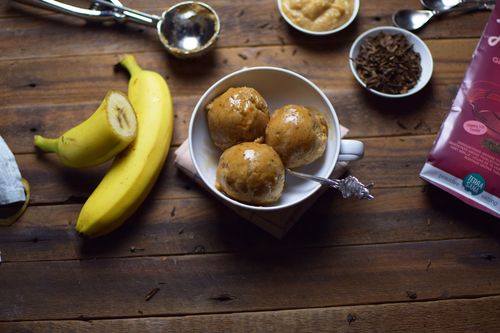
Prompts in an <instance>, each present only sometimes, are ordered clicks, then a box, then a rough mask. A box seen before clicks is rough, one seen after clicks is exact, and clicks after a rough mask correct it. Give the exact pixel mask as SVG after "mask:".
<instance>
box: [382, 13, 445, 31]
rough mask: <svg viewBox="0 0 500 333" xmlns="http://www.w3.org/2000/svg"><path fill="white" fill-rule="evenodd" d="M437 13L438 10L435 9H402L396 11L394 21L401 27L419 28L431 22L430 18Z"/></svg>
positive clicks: (408, 28)
mask: <svg viewBox="0 0 500 333" xmlns="http://www.w3.org/2000/svg"><path fill="white" fill-rule="evenodd" d="M436 14H437V12H436V11H433V10H424V9H422V10H413V9H402V10H398V11H397V12H396V13H394V15H393V17H392V21H393V22H394V24H395V25H396V26H398V27H400V28H403V29H406V30H417V29H419V28H421V27H423V26H424V25H425V24H426V23H427V22H429V20H430V19H431V18H432V17H433V16H434V15H436Z"/></svg>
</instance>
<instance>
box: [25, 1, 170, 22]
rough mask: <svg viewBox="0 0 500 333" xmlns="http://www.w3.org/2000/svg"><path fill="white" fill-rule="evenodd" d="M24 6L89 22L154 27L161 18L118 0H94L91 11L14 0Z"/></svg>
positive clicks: (74, 7) (60, 3) (51, 2)
mask: <svg viewBox="0 0 500 333" xmlns="http://www.w3.org/2000/svg"><path fill="white" fill-rule="evenodd" d="M16 1H19V2H22V3H25V4H30V5H36V6H39V7H43V8H46V9H51V10H53V11H56V12H60V13H64V14H69V15H73V16H77V17H81V18H84V19H91V20H100V21H103V20H110V19H113V20H116V21H119V22H122V21H126V20H130V21H133V22H136V23H139V24H143V25H147V26H152V27H155V28H156V26H157V24H158V22H159V21H161V17H159V16H156V15H150V14H147V13H143V12H141V11H138V10H135V9H131V8H127V7H124V6H122V5H121V2H120V1H119V0H110V1H106V0H94V1H93V3H92V5H91V9H86V8H80V7H76V6H73V5H68V4H66V3H63V2H60V1H57V0H16Z"/></svg>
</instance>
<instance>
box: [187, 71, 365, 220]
mask: <svg viewBox="0 0 500 333" xmlns="http://www.w3.org/2000/svg"><path fill="white" fill-rule="evenodd" d="M243 86H246V87H252V88H254V89H256V90H257V91H258V92H259V93H260V94H261V95H262V96H263V97H264V99H265V100H266V102H267V104H268V106H269V110H270V112H271V113H272V112H273V111H274V110H276V109H278V108H280V107H282V106H284V105H286V104H299V105H304V106H307V107H312V108H314V109H316V110H318V111H319V112H321V113H322V114H323V115H324V116H325V119H326V120H327V122H328V143H327V146H326V149H325V153H324V154H323V156H322V157H320V158H319V159H318V160H316V161H314V162H313V163H311V164H309V165H305V166H303V167H300V168H297V169H296V170H297V171H299V172H303V173H308V174H311V175H316V176H320V177H326V178H327V177H329V176H330V175H331V173H332V171H333V168H334V167H335V164H336V163H337V161H352V160H356V159H359V158H361V157H362V156H363V153H364V146H363V143H362V142H361V141H357V140H344V139H342V140H341V139H340V123H339V120H338V118H337V114H336V113H335V110H334V108H333V106H332V104H331V103H330V101H329V100H328V98H327V97H326V95H325V94H324V93H323V92H322V91H321V90H320V89H319V88H318V87H317V86H316V85H315V84H314V83H312V82H311V81H310V80H308V79H306V78H305V77H303V76H301V75H299V74H297V73H295V72H292V71H290V70H287V69H283V68H277V67H251V68H243V69H241V70H238V71H236V72H234V73H231V74H229V75H226V76H225V77H223V78H222V79H220V80H219V81H217V82H216V83H214V84H213V85H212V86H211V87H210V88H209V89H208V90H207V91H206V92H205V93H204V94H203V95H202V96H201V98H200V100H199V101H198V103H197V104H196V106H195V108H194V110H193V114H192V117H191V122H190V124H189V149H190V153H191V156H192V159H193V164H194V166H195V168H196V171H197V172H198V174H199V176H200V178H201V179H202V180H203V182H204V183H205V184H206V185H207V186H208V187H209V188H210V190H212V192H214V193H215V194H216V195H217V196H219V197H221V198H222V199H223V200H225V201H229V202H230V203H231V204H234V205H237V206H239V207H242V208H248V209H253V210H277V209H282V208H286V207H290V206H292V205H295V204H297V203H299V202H301V201H303V200H305V199H306V198H308V197H309V196H311V195H312V194H314V193H315V192H316V191H317V190H319V188H320V186H321V185H320V184H318V183H316V182H313V181H307V180H302V179H298V178H296V177H287V179H286V182H285V189H284V191H283V195H282V197H281V199H280V200H279V201H278V202H276V203H275V204H271V205H268V206H254V205H249V204H243V203H241V202H238V201H236V200H233V199H231V198H229V197H227V196H226V195H225V194H224V193H222V192H220V191H219V190H217V189H216V188H215V174H216V169H217V163H218V161H219V157H220V155H221V154H222V151H221V150H220V149H218V148H217V147H215V145H214V144H213V143H212V141H211V138H210V134H209V131H208V125H207V118H206V106H207V105H208V104H209V103H210V102H211V101H212V100H213V99H214V98H215V97H217V96H219V95H221V94H222V93H224V92H225V91H226V90H227V89H229V88H231V87H243Z"/></svg>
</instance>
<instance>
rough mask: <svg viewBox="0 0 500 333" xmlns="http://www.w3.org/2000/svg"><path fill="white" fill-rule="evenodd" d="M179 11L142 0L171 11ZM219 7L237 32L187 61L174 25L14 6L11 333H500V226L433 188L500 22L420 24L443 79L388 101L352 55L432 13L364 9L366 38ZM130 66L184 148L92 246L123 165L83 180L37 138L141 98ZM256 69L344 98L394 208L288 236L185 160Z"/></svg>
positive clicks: (270, 13) (4, 322) (5, 304)
mask: <svg viewBox="0 0 500 333" xmlns="http://www.w3.org/2000/svg"><path fill="white" fill-rule="evenodd" d="M73 2H76V3H78V4H82V3H83V4H84V5H87V3H86V2H85V1H73ZM173 3H174V2H173V1H146V0H130V1H127V5H129V6H131V7H133V8H137V9H140V10H144V11H147V12H151V13H160V12H161V11H162V10H164V9H165V8H167V7H168V6H170V5H172V4H173ZM208 3H209V4H211V5H212V6H213V7H214V8H215V9H216V10H217V12H218V13H219V14H220V17H221V21H222V33H221V37H220V40H219V42H218V45H217V48H216V49H215V50H214V51H213V52H212V53H210V54H209V55H207V56H206V57H204V58H202V59H198V60H193V61H183V60H177V59H173V58H172V57H170V56H168V55H167V54H166V52H165V51H164V50H163V49H162V46H161V44H160V43H159V42H158V40H157V39H156V35H155V31H154V30H148V29H147V28H143V27H140V26H137V25H133V24H130V25H128V26H109V27H102V26H99V25H95V24H84V23H83V22H82V21H80V20H78V19H75V18H72V17H69V16H64V15H61V14H55V13H51V12H47V11H43V10H38V9H34V8H32V7H26V6H21V5H19V4H15V3H11V2H9V1H2V2H1V3H0V45H1V47H0V49H1V50H2V52H1V53H0V73H1V74H0V101H1V103H0V135H2V137H3V138H4V139H5V140H6V142H7V143H8V144H9V146H10V147H11V149H12V150H13V152H14V153H15V156H16V158H17V161H18V164H19V166H20V169H21V173H22V175H23V176H24V177H25V178H26V179H28V180H29V182H30V184H31V188H32V199H31V203H30V206H29V208H28V209H27V211H26V212H25V214H24V215H23V216H22V218H21V219H20V220H19V221H18V222H16V223H15V224H14V225H12V226H10V227H2V228H0V251H1V258H2V262H1V264H0V331H1V332H32V331H33V332H58V331H61V332H132V331H136V332H144V331H151V332H160V331H168V332H183V331H195V332H224V331H225V332H246V331H254V332H266V331H267V332H292V331H296V332H303V331H312V332H332V331H338V332H404V331H410V332H500V249H499V245H498V242H499V236H500V224H499V223H498V221H495V220H494V218H493V217H491V216H489V215H487V214H484V213H482V212H480V211H478V210H475V209H473V208H471V207H469V206H467V205H465V204H463V203H461V202H460V201H458V200H457V199H455V198H453V197H451V196H450V195H448V194H446V193H444V192H443V191H441V190H438V189H436V188H434V187H433V186H430V185H428V184H426V183H424V182H423V181H422V180H421V179H419V177H418V174H419V171H420V169H421V167H422V165H423V163H424V161H425V160H426V156H427V154H428V152H429V149H430V148H431V145H432V142H433V140H434V138H435V137H436V133H437V132H438V130H439V127H440V125H441V123H442V121H443V119H444V117H445V115H446V114H447V112H448V108H449V106H450V104H451V101H452V99H453V97H454V95H455V93H456V91H457V88H458V85H459V84H460V82H461V80H462V78H463V75H464V72H465V70H466V68H467V66H468V63H469V61H470V57H471V54H472V52H473V50H474V48H475V46H476V43H477V42H478V38H479V36H480V34H481V32H482V29H483V27H484V25H485V23H486V21H487V18H488V13H484V12H483V13H473V14H468V15H461V16H456V17H447V18H443V19H441V20H435V21H433V22H432V24H429V25H428V26H427V27H426V28H425V29H423V30H422V31H420V32H419V35H420V36H421V37H422V38H424V39H425V41H426V43H427V44H428V46H429V48H430V49H431V52H432V54H433V57H434V61H435V67H434V75H433V78H432V81H431V83H430V84H429V85H428V86H427V87H426V88H425V90H424V91H423V92H422V93H420V94H418V95H416V96H414V97H411V98H407V99H404V100H398V101H388V100H384V99H380V98H378V97H375V96H373V95H371V94H369V93H367V92H366V91H364V90H363V89H362V88H360V86H359V85H358V84H357V83H356V82H355V80H354V78H353V77H352V74H351V72H350V70H349V67H348V61H347V54H348V50H349V47H350V45H351V43H352V41H353V40H354V39H355V37H356V36H358V35H359V34H360V33H361V32H363V31H365V30H367V29H369V28H372V27H375V26H381V25H391V15H392V13H393V12H394V11H395V10H396V9H398V8H403V7H413V8H419V7H420V5H419V3H418V1H416V0H414V1H412V2H407V1H403V0H390V1H383V2H382V1H362V5H361V9H360V13H359V16H358V18H357V19H356V21H355V22H354V24H353V25H352V26H350V27H349V28H348V29H347V30H345V31H343V32H341V33H338V34H336V35H334V36H329V37H322V38H312V37H309V36H305V35H303V34H301V33H299V32H296V31H294V30H292V29H291V28H289V27H288V26H287V24H286V23H285V22H284V20H283V19H281V18H280V16H279V12H278V9H277V7H276V3H275V1H272V0H266V1H264V0H256V1H252V2H247V1H240V0H233V1H223V0H214V1H208ZM123 53H133V54H135V55H136V57H137V59H138V61H139V63H140V64H141V65H142V66H143V67H145V68H148V69H152V70H155V71H158V72H160V73H161V74H162V75H163V76H164V77H165V78H166V79H167V80H168V82H169V85H170V88H171V91H172V93H173V96H174V105H175V131H174V132H175V133H174V139H173V144H172V147H171V150H170V153H169V157H168V160H167V162H166V165H165V167H164V168H163V171H162V173H161V175H160V178H159V181H158V182H157V185H156V186H155V188H154V190H153V191H152V193H151V194H150V196H149V198H148V199H147V200H146V202H145V203H144V204H143V205H142V207H141V208H140V210H139V211H138V213H137V214H136V215H134V216H133V217H132V218H131V219H130V221H129V223H127V224H126V225H125V226H123V227H122V228H121V229H119V230H118V231H116V232H114V233H113V234H112V235H111V236H109V237H105V238H102V239H97V240H93V241H84V240H82V239H81V238H80V237H79V236H78V235H77V234H76V233H75V231H74V224H75V220H76V217H77V216H78V213H79V211H80V209H81V207H82V204H83V202H85V200H86V198H87V197H88V195H89V194H90V193H91V192H92V190H93V189H94V187H95V186H96V185H97V184H98V182H99V181H100V179H101V177H102V176H103V173H104V172H105V170H106V168H107V167H108V166H109V165H104V166H102V167H98V168H94V169H89V170H70V169H68V168H65V167H63V166H61V164H60V163H58V162H57V160H56V159H55V158H54V156H49V155H40V154H37V153H36V151H35V149H34V147H33V135H34V134H36V133H40V134H44V135H48V136H56V135H59V134H60V133H62V132H64V131H65V130H66V129H68V128H70V127H72V126H73V125H75V124H77V123H78V122H80V121H82V120H83V119H85V118H86V117H87V116H89V115H90V114H91V113H92V112H93V111H94V110H95V109H96V108H97V106H98V104H99V103H100V101H101V100H102V98H103V97H104V94H105V92H106V91H107V90H109V89H119V90H122V91H126V89H127V79H128V77H127V75H126V73H124V72H122V71H116V70H115V69H114V64H115V63H116V62H117V60H118V56H119V55H120V54H123ZM255 65H269V66H278V67H285V68H289V69H291V70H293V71H296V72H298V73H301V74H303V75H305V76H306V77H308V78H310V79H311V80H312V81H314V82H315V83H316V84H317V85H318V86H319V87H320V88H321V89H322V90H323V91H324V92H325V93H326V94H327V96H328V97H329V98H330V100H331V101H332V103H333V105H334V107H335V109H336V111H337V113H338V116H339V118H340V121H341V122H342V124H344V125H345V126H347V127H348V128H349V129H350V133H349V135H348V136H349V137H350V138H356V139H360V140H362V141H363V142H364V143H365V145H366V155H365V157H364V159H362V160H361V161H357V162H354V163H351V165H350V172H351V173H352V174H354V175H356V176H358V177H359V178H360V179H361V180H363V181H366V182H369V181H373V182H374V183H375V184H376V187H375V190H374V193H375V195H376V200H374V201H371V202H367V201H363V202H360V201H356V200H343V199H342V198H341V197H340V196H339V195H338V194H337V193H335V192H334V191H328V192H327V193H325V194H324V195H322V196H321V197H320V198H319V200H318V201H317V202H316V203H315V204H314V205H313V206H312V208H311V209H310V210H309V211H308V212H307V213H306V214H305V215H304V216H303V217H302V218H301V220H300V221H299V222H298V223H297V224H296V225H295V226H294V227H293V228H292V230H291V231H290V232H289V233H288V234H287V236H286V237H285V238H284V239H282V240H277V239H275V238H274V237H272V236H270V235H269V234H267V233H266V232H264V231H262V230H261V229H259V228H257V227H256V226H254V225H253V224H251V223H249V222H247V221H246V220H244V219H242V218H240V217H239V216H238V215H236V214H235V213H234V212H233V211H232V210H231V209H229V208H227V207H226V206H224V205H223V204H221V203H220V202H219V201H218V200H216V199H215V198H214V197H213V196H212V195H210V194H209V193H208V192H206V191H205V190H203V189H201V188H199V187H198V186H197V185H196V184H195V183H194V182H193V181H192V180H191V179H190V178H188V177H186V176H185V175H184V174H182V173H181V172H180V171H179V170H178V169H177V168H176V167H175V166H174V164H173V151H174V150H175V149H176V147H178V146H179V145H180V144H181V143H182V142H183V141H184V140H185V139H186V137H187V132H188V131H187V129H188V122H189V119H190V116H191V112H192V110H193V107H194V105H195V103H196V101H197V100H198V98H199V97H200V95H201V94H202V93H203V92H204V91H205V90H206V89H207V88H208V87H209V86H210V85H211V84H212V83H213V82H214V81H215V80H217V79H218V78H220V77H222V76H223V75H225V74H228V73H230V72H232V71H235V70H237V69H239V68H241V67H243V66H255Z"/></svg>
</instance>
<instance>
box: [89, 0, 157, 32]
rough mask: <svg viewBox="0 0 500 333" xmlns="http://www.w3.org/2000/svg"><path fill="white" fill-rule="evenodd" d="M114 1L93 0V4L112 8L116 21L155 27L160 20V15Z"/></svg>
mask: <svg viewBox="0 0 500 333" xmlns="http://www.w3.org/2000/svg"><path fill="white" fill-rule="evenodd" d="M118 3H120V2H116V1H111V2H110V1H107V0H94V1H93V5H94V6H102V7H106V8H109V9H112V10H113V11H114V12H115V13H116V15H115V19H116V20H117V21H124V20H126V19H127V20H130V21H133V22H135V23H139V24H142V25H147V26H151V27H156V25H157V24H158V22H159V21H161V17H159V16H157V15H151V14H148V13H144V12H141V11H139V10H136V9H132V8H128V7H125V6H123V5H119V4H118Z"/></svg>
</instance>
